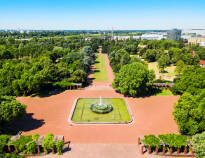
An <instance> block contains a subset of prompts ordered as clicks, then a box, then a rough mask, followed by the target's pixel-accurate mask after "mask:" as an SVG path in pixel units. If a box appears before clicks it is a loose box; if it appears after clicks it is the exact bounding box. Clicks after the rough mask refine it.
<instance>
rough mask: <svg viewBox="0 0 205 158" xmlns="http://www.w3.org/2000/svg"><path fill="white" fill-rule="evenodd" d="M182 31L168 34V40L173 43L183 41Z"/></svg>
mask: <svg viewBox="0 0 205 158" xmlns="http://www.w3.org/2000/svg"><path fill="white" fill-rule="evenodd" d="M181 33H182V31H181V30H178V29H173V30H170V31H168V32H167V39H168V40H173V41H179V40H180V39H181Z"/></svg>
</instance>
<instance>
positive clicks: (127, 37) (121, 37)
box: [113, 36, 130, 40]
mask: <svg viewBox="0 0 205 158" xmlns="http://www.w3.org/2000/svg"><path fill="white" fill-rule="evenodd" d="M113 39H114V40H126V39H130V36H114V37H113Z"/></svg>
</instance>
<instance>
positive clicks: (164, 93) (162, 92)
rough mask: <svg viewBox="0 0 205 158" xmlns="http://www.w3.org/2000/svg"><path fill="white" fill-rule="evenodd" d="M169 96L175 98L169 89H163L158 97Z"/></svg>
mask: <svg viewBox="0 0 205 158" xmlns="http://www.w3.org/2000/svg"><path fill="white" fill-rule="evenodd" d="M162 95H168V96H173V94H172V92H171V91H170V90H169V89H163V90H162V91H161V92H160V93H157V94H156V96H162Z"/></svg>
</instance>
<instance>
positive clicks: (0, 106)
mask: <svg viewBox="0 0 205 158" xmlns="http://www.w3.org/2000/svg"><path fill="white" fill-rule="evenodd" d="M25 113H26V106H25V105H23V104H21V103H20V102H18V101H17V100H16V99H15V98H14V97H8V96H0V123H4V122H11V121H13V120H15V119H18V118H21V117H23V116H24V115H25Z"/></svg>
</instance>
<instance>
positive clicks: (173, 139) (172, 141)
mask: <svg viewBox="0 0 205 158" xmlns="http://www.w3.org/2000/svg"><path fill="white" fill-rule="evenodd" d="M188 138H189V137H188V136H185V135H179V134H161V135H158V137H156V136H155V135H145V136H144V139H142V140H141V142H142V143H144V144H145V146H150V147H160V145H163V144H165V145H166V146H167V147H174V148H176V149H177V148H182V147H185V146H186V145H187V144H188V143H189V139H188Z"/></svg>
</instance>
